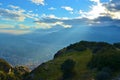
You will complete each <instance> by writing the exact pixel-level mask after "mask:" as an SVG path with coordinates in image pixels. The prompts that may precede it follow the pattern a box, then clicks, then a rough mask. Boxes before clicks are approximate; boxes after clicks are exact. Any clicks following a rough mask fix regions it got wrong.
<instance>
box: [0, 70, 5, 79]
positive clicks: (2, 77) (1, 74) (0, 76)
mask: <svg viewBox="0 0 120 80" xmlns="http://www.w3.org/2000/svg"><path fill="white" fill-rule="evenodd" d="M0 80H6V74H5V73H4V72H2V71H0Z"/></svg>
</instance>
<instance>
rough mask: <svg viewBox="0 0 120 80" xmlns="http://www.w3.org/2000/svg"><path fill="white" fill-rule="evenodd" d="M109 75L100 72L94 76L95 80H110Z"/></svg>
mask: <svg viewBox="0 0 120 80" xmlns="http://www.w3.org/2000/svg"><path fill="white" fill-rule="evenodd" d="M110 77H111V76H110V73H108V72H105V71H100V72H98V73H97V75H96V78H95V79H96V80H110Z"/></svg>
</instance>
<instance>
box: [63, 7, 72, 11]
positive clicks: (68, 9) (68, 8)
mask: <svg viewBox="0 0 120 80" xmlns="http://www.w3.org/2000/svg"><path fill="white" fill-rule="evenodd" d="M61 8H63V9H65V10H67V11H73V8H71V7H69V6H62V7H61Z"/></svg>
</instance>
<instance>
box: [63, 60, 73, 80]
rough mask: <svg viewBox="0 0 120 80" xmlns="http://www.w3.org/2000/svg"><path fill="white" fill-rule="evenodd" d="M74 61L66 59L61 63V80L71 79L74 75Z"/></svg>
mask: <svg viewBox="0 0 120 80" xmlns="http://www.w3.org/2000/svg"><path fill="white" fill-rule="evenodd" d="M74 67H75V62H74V61H73V60H71V59H67V60H66V61H65V62H64V63H63V64H62V65H61V70H62V72H63V78H62V80H67V79H69V80H71V79H72V78H73V77H74V74H75V71H74Z"/></svg>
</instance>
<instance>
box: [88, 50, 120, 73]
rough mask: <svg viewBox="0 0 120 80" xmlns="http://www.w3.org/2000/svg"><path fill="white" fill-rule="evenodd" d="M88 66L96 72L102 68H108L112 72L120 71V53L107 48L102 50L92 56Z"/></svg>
mask: <svg viewBox="0 0 120 80" xmlns="http://www.w3.org/2000/svg"><path fill="white" fill-rule="evenodd" d="M89 66H90V67H91V68H97V69H98V70H101V69H102V68H104V67H109V68H111V69H112V70H114V71H117V70H120V69H119V68H120V51H117V50H114V49H109V48H106V49H103V50H101V51H99V52H98V53H97V54H94V55H93V57H92V60H91V61H90V64H89Z"/></svg>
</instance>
